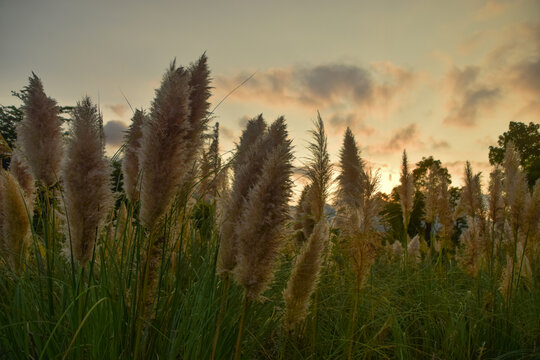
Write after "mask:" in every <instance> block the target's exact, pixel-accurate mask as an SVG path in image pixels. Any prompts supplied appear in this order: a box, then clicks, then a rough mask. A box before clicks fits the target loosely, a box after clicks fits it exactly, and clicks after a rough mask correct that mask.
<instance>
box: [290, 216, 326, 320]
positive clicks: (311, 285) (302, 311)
mask: <svg viewBox="0 0 540 360" xmlns="http://www.w3.org/2000/svg"><path fill="white" fill-rule="evenodd" d="M327 241H328V220H327V219H326V218H323V219H321V220H320V221H319V222H318V223H317V224H316V225H315V228H314V229H313V232H312V233H311V236H310V237H309V240H308V242H307V244H306V246H305V247H304V249H303V251H302V253H301V254H300V255H299V256H298V258H297V259H296V263H295V265H294V267H293V270H292V273H291V277H290V278H289V282H288V283H287V288H286V289H285V290H284V291H283V298H284V299H285V318H284V325H285V328H286V329H292V328H293V327H294V326H295V325H296V324H298V323H301V322H302V321H304V319H305V318H306V316H307V314H308V309H309V304H310V298H311V295H312V294H313V291H314V290H315V288H316V287H317V283H318V281H319V276H320V270H321V264H322V254H323V251H324V248H325V245H326V243H327Z"/></svg>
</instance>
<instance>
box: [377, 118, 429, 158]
mask: <svg viewBox="0 0 540 360" xmlns="http://www.w3.org/2000/svg"><path fill="white" fill-rule="evenodd" d="M407 146H410V147H417V148H422V147H423V146H424V144H423V143H422V141H421V140H420V130H419V128H418V125H417V124H416V123H413V124H409V125H407V126H405V127H402V128H399V129H396V130H395V131H394V133H393V135H392V137H391V138H390V140H388V141H386V142H384V143H382V144H378V145H370V146H368V152H369V153H371V154H389V153H396V152H401V151H403V149H405V148H406V147H407Z"/></svg>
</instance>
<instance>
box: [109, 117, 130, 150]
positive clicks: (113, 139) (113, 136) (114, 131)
mask: <svg viewBox="0 0 540 360" xmlns="http://www.w3.org/2000/svg"><path fill="white" fill-rule="evenodd" d="M127 129H128V127H127V125H126V124H124V123H123V122H122V121H118V120H110V121H108V122H107V123H106V124H105V126H103V131H104V133H105V141H106V143H107V145H112V146H120V145H122V143H123V142H124V133H125V132H126V130H127Z"/></svg>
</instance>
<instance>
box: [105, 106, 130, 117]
mask: <svg viewBox="0 0 540 360" xmlns="http://www.w3.org/2000/svg"><path fill="white" fill-rule="evenodd" d="M107 108H109V109H111V111H112V112H113V113H115V114H116V115H117V116H118V117H123V116H124V114H125V113H126V112H127V110H128V108H127V106H126V105H124V104H112V105H107Z"/></svg>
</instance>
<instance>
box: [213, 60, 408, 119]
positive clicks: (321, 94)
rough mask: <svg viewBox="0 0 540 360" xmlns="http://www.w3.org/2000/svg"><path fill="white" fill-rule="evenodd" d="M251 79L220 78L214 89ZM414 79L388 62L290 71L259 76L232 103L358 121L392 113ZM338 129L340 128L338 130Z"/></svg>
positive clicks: (245, 74)
mask: <svg viewBox="0 0 540 360" xmlns="http://www.w3.org/2000/svg"><path fill="white" fill-rule="evenodd" d="M249 75H250V73H249V72H243V73H240V74H237V75H234V76H231V77H226V76H218V77H217V78H216V82H215V83H216V89H218V90H219V89H221V91H224V92H226V91H229V89H232V88H234V87H236V86H237V85H238V84H239V83H241V82H242V81H244V80H245V79H246V78H247V77H248V76H249ZM416 78H417V74H416V73H414V72H413V71H410V70H407V69H405V68H402V67H399V66H396V65H394V64H392V63H390V62H379V63H372V64H371V65H369V66H367V67H362V66H357V65H350V64H322V65H317V66H290V67H286V68H273V69H268V70H265V71H260V72H257V73H256V74H255V76H254V77H253V78H251V80H249V81H248V82H247V83H245V84H244V85H243V86H241V87H240V88H238V89H237V90H236V91H235V92H234V93H233V94H231V96H230V98H231V99H233V100H237V101H241V102H246V101H254V102H258V103H263V104H266V105H270V106H276V105H279V106H294V107H301V108H305V109H309V110H310V111H312V110H313V109H314V108H317V109H320V110H321V111H322V110H325V109H328V110H329V111H332V112H335V111H341V112H352V111H354V112H356V113H358V115H357V116H362V115H364V114H366V113H368V112H369V114H370V115H371V116H374V115H376V114H383V115H384V114H387V113H388V112H389V111H392V110H393V109H394V108H395V106H396V105H395V104H396V103H397V102H396V97H397V96H398V95H399V94H400V93H404V92H405V90H406V89H409V87H410V86H411V85H412V83H413V82H414V81H415V79H416ZM338 125H341V124H338Z"/></svg>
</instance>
